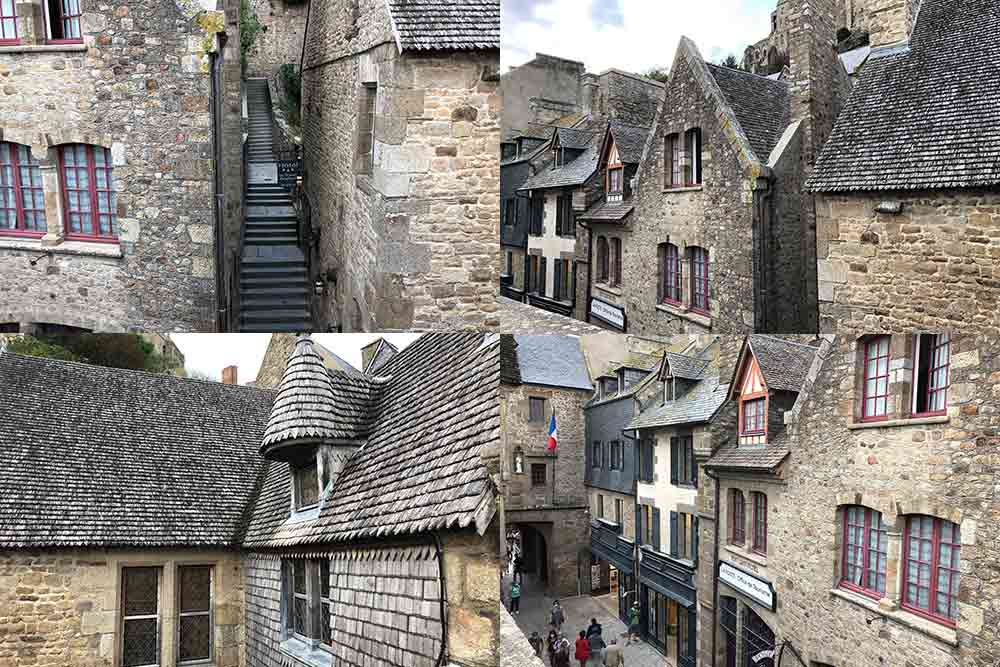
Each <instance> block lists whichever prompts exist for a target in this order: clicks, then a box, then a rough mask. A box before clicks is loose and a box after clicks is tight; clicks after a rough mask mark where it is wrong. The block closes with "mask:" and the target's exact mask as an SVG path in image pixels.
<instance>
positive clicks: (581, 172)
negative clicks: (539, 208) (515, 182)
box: [518, 142, 600, 190]
mask: <svg viewBox="0 0 1000 667" xmlns="http://www.w3.org/2000/svg"><path fill="white" fill-rule="evenodd" d="M599 156H600V147H599V146H598V145H597V143H596V142H595V143H593V144H591V145H590V146H589V147H588V148H587V150H585V151H584V152H583V153H582V154H581V155H580V156H579V157H577V158H576V159H574V160H573V161H572V162H570V163H569V164H564V165H562V166H561V167H556V168H555V169H553V168H551V167H550V166H544V167H542V168H541V169H539V171H538V173H537V174H535V175H534V176H532V177H531V178H529V179H528V180H527V181H525V183H524V185H522V186H521V187H520V188H518V189H519V190H542V189H545V188H563V187H571V186H574V185H582V184H583V183H586V182H587V180H588V179H589V178H590V177H591V176H593V175H594V172H595V171H597V161H598V157H599Z"/></svg>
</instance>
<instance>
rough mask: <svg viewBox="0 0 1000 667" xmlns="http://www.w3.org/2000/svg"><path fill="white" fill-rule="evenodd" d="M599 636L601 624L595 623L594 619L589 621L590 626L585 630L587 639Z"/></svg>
mask: <svg viewBox="0 0 1000 667" xmlns="http://www.w3.org/2000/svg"><path fill="white" fill-rule="evenodd" d="M599 634H601V624H600V623H598V622H597V619H596V618H592V619H590V626H589V627H588V628H587V637H588V638H589V637H591V636H592V635H599Z"/></svg>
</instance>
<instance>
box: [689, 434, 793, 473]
mask: <svg viewBox="0 0 1000 667" xmlns="http://www.w3.org/2000/svg"><path fill="white" fill-rule="evenodd" d="M784 435H785V432H782V434H781V435H779V436H778V438H777V440H778V441H776V442H769V443H768V444H767V445H765V446H749V447H748V446H744V447H736V446H734V445H728V446H726V447H722V448H721V449H719V451H717V452H716V453H715V454H713V455H712V458H710V459H709V460H708V461H707V462H706V463H705V467H706V468H725V469H729V470H739V469H746V470H767V471H773V470H775V469H777V467H778V466H779V465H781V462H782V461H784V460H785V457H787V456H788V455H789V453H791V450H790V449H789V448H788V446H787V445H786V444H784V440H785V438H784V437H782V436H784Z"/></svg>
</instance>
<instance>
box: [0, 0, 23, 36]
mask: <svg viewBox="0 0 1000 667" xmlns="http://www.w3.org/2000/svg"><path fill="white" fill-rule="evenodd" d="M5 1H9V2H10V11H12V12H13V14H5V13H4V10H3V5H4V2H5ZM8 22H10V23H12V24H13V26H14V36H13V37H11V36H8V35H5V33H4V24H5V23H8ZM20 23H21V20H20V19H19V18H18V17H17V1H16V0H0V46H15V45H17V44H20V43H21V27H20Z"/></svg>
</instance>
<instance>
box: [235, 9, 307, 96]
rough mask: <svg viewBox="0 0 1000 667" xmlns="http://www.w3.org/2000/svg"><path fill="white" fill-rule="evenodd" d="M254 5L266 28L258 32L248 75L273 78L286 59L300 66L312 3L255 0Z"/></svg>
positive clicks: (249, 58)
mask: <svg viewBox="0 0 1000 667" xmlns="http://www.w3.org/2000/svg"><path fill="white" fill-rule="evenodd" d="M250 6H251V7H252V8H253V10H254V13H255V14H256V15H257V20H258V21H260V22H261V23H262V24H263V25H264V27H265V31H264V32H262V33H260V34H259V35H258V36H257V41H256V42H254V46H253V48H252V49H250V52H249V53H248V54H247V71H246V75H247V76H248V77H259V76H262V77H266V78H268V79H273V78H276V76H277V73H278V68H279V67H281V66H282V65H284V64H286V63H294V64H295V66H296V67H298V64H299V59H300V58H301V56H302V36H303V33H304V32H305V25H306V12H307V10H308V7H309V3H307V2H305V1H304V0H252V2H251V3H250Z"/></svg>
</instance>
